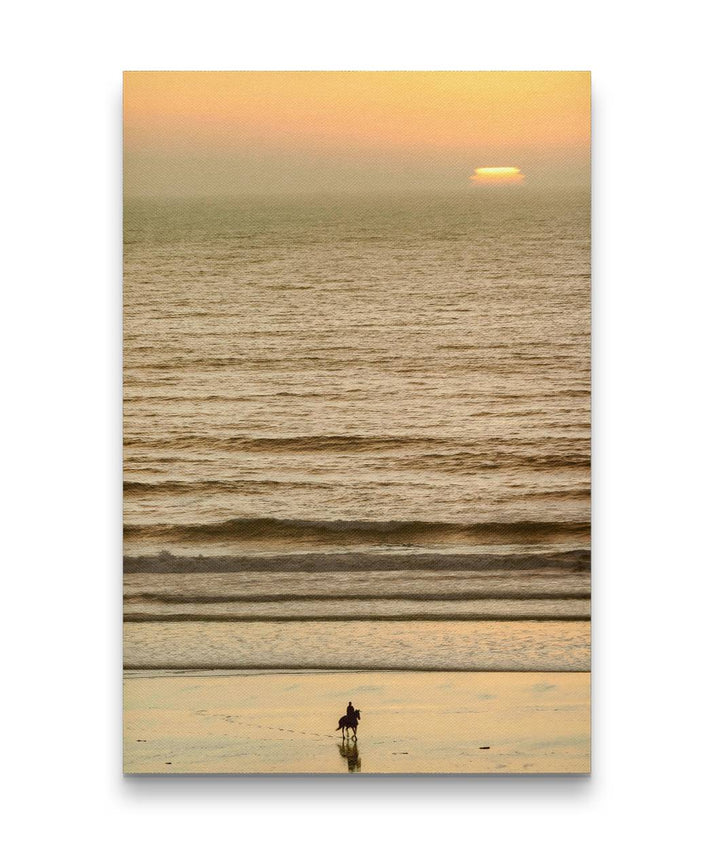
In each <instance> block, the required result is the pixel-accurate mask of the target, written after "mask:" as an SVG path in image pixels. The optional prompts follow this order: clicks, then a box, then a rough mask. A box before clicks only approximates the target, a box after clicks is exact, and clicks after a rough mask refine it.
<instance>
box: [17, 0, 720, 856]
mask: <svg viewBox="0 0 720 856" xmlns="http://www.w3.org/2000/svg"><path fill="white" fill-rule="evenodd" d="M710 9H711V5H710V4H706V3H701V2H697V0H690V2H685V3H683V4H673V5H672V6H671V5H670V4H659V3H656V2H632V3H631V2H624V3H610V2H605V3H596V4H593V5H590V4H587V3H582V2H579V0H572V2H545V3H542V2H538V1H537V0H535V2H522V3H512V2H510V3H503V4H500V5H495V4H492V5H490V6H483V5H482V4H479V3H477V4H470V3H457V2H447V0H446V2H443V3H439V4H433V5H422V4H421V3H419V2H418V3H411V2H390V0H384V2H366V3H364V4H362V5H360V4H357V5H353V6H350V5H349V4H346V3H338V2H327V3H319V2H308V0H304V2H298V3H273V2H265V3H258V4H251V5H249V4H244V3H242V2H232V3H229V2H228V3H221V2H213V0H206V2H202V3H198V2H194V3H188V2H182V1H181V0H173V2H164V1H163V2H154V3H151V2H148V0H145V2H136V0H129V2H128V0H126V2H123V3H121V4H114V5H110V4H103V3H97V2H93V3H90V2H78V0H67V2H64V3H54V4H51V3H44V4H43V3H36V4H24V5H23V6H22V7H21V6H20V5H19V4H16V5H15V6H13V7H9V8H6V9H5V11H4V15H3V18H4V25H3V29H4V33H3V55H2V65H3V68H2V78H1V79H2V92H3V97H2V115H3V126H4V130H3V132H2V137H0V140H1V141H2V158H1V159H0V164H1V168H2V206H1V207H2V213H1V215H0V216H2V220H3V222H2V231H1V233H0V234H2V238H3V247H4V249H3V256H2V258H3V264H2V272H3V276H2V281H3V285H2V295H3V307H4V308H3V311H2V331H1V335H0V346H1V347H2V367H3V378H4V379H3V395H2V402H3V411H4V416H3V419H2V422H1V423H0V424H1V425H2V432H3V436H2V452H3V460H4V461H5V464H4V466H3V471H2V472H3V496H4V506H5V507H4V509H3V512H2V518H0V519H2V522H3V527H2V531H3V535H4V545H3V549H2V556H3V557H4V558H3V561H2V567H3V570H2V577H1V579H2V583H3V586H2V607H3V621H2V622H1V626H2V634H3V637H2V639H3V641H2V646H3V661H4V667H5V668H4V680H3V696H4V702H3V703H2V707H1V709H2V715H3V723H2V748H3V752H2V756H1V757H2V772H3V774H4V775H3V780H4V783H5V785H6V790H7V791H8V793H6V796H5V801H4V806H3V807H4V809H5V812H4V814H5V817H6V820H5V826H4V833H5V835H4V838H5V839H6V840H9V841H10V842H11V843H10V845H9V852H20V853H46V852H54V853H65V852H72V853H74V854H86V853H88V854H96V853H103V854H107V853H110V854H114V853H121V852H126V851H131V852H132V853H134V854H146V853H147V854H151V853H156V852H162V853H166V852H177V853H181V854H185V853H188V854H189V853H193V854H197V853H203V854H208V853H213V852H218V851H220V850H223V851H224V850H226V849H229V850H232V851H234V852H248V851H249V852H255V851H257V852H280V851H281V850H282V851H283V852H293V853H296V852H300V853H305V852H309V853H317V852H322V853H337V854H342V856H348V854H351V856H360V854H363V856H365V854H370V853H372V854H376V853H391V852H398V853H403V854H404V853H408V852H412V853H426V852H427V853H435V852H438V853H455V852H458V851H462V852H488V851H489V850H492V851H493V852H500V853H510V854H515V853H518V854H520V853H523V854H525V853H531V854H534V853H540V854H545V853H552V854H558V853H576V852H582V853H590V854H595V853H598V854H599V853H606V852H608V851H613V852H616V853H631V852H649V853H653V854H658V853H679V852H683V853H697V852H707V851H708V850H710V849H712V846H713V845H712V841H713V840H715V841H716V835H715V825H714V822H713V821H714V818H713V817H712V815H711V812H713V811H714V809H715V802H716V801H715V800H714V799H713V793H712V791H713V789H714V788H716V773H715V771H716V767H717V762H718V751H717V742H718V736H717V733H716V731H717V725H718V719H719V718H718V713H717V710H716V707H715V703H714V700H715V697H716V693H715V685H716V683H717V668H716V663H715V658H714V654H715V650H716V648H717V645H716V634H715V627H714V619H715V615H716V612H717V605H718V585H717V576H718V571H719V565H720V563H719V562H718V546H717V534H718V526H717V522H716V517H717V508H718V503H717V494H716V490H717V483H718V464H717V423H716V421H715V406H716V401H717V381H716V379H715V374H716V371H717V368H718V359H717V348H716V346H715V340H716V335H715V327H716V325H717V323H718V312H717V309H718V300H717V289H718V286H719V285H720V280H719V278H718V275H717V269H716V256H717V253H716V243H717V232H718V229H717V220H718V218H717V208H716V205H717V199H718V190H719V188H718V177H717V170H718V167H717V163H716V159H717V153H718V151H720V144H719V141H718V134H717V121H718V110H717V103H718V98H717V91H716V90H717V83H718V75H717V72H716V68H715V65H714V54H715V52H716V45H715V41H716V34H717V31H716V27H715V26H714V25H713V24H712V23H711V21H710V20H709V19H708V18H707V17H706V14H707V13H709V11H710ZM163 68H167V69H180V68H182V69H196V68H197V69H206V68H210V69H215V68H222V69H225V68H227V69H286V68H290V69H296V68H297V69H305V68H313V69H315V68H317V69H355V68H361V69H364V68H367V69H471V70H473V69H590V70H591V71H592V72H593V116H594V138H593V145H594V203H593V206H594V286H593V287H594V357H593V362H594V459H593V460H594V496H593V507H594V516H593V526H594V531H593V547H594V582H593V595H594V614H595V618H596V621H595V627H594V772H593V775H592V777H591V778H589V779H566V778H556V779H552V778H542V779H531V778H475V779H473V778H463V779H453V778H416V779H394V778H387V779H373V778H364V779H363V778H362V777H354V778H353V777H345V778H342V779H330V780H328V779H317V778H316V779H313V778H302V779H280V780H277V779H268V778H254V779H253V778H246V779H242V778H199V779H172V780H153V779H123V777H122V775H121V717H120V703H121V699H120V668H121V651H120V607H121V585H120V572H121V565H120V554H121V449H120V443H121V409H120V393H121V326H120V325H121V321H120V318H121V291H120V289H121V244H120V237H121V235H120V224H121V219H120V218H121V198H120V196H121V72H122V70H123V69H163Z"/></svg>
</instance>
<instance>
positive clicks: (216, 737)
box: [124, 672, 590, 775]
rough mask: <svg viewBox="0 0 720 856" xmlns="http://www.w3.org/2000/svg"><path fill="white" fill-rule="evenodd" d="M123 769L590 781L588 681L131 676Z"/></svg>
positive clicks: (388, 675) (504, 676) (552, 675)
mask: <svg viewBox="0 0 720 856" xmlns="http://www.w3.org/2000/svg"><path fill="white" fill-rule="evenodd" d="M348 701H352V702H353V704H354V705H355V707H356V708H358V709H360V711H361V721H360V724H359V726H358V736H357V742H355V741H353V740H348V741H345V742H343V740H342V739H341V737H340V732H339V731H338V732H335V728H336V726H337V722H338V719H339V717H340V716H341V715H342V714H343V713H344V712H345V707H346V705H347V703H348ZM124 772H125V773H130V774H136V773H140V774H164V775H167V774H178V773H190V774H202V773H261V774H262V773H291V774H292V773H294V774H301V773H325V774H343V773H395V774H403V773H460V774H462V773H501V774H502V773H530V774H540V773H575V774H587V773H589V772H590V674H589V673H588V672H565V673H560V672H532V673H530V672H324V673H319V672H280V673H278V672H266V673H258V672H246V673H208V672H195V673H175V674H173V673H169V672H128V673H126V676H125V681H124Z"/></svg>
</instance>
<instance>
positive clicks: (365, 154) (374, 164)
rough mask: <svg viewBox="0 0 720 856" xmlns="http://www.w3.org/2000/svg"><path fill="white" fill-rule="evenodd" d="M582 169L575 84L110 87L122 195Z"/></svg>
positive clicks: (165, 76)
mask: <svg viewBox="0 0 720 856" xmlns="http://www.w3.org/2000/svg"><path fill="white" fill-rule="evenodd" d="M499 167H506V168H513V170H514V172H506V173H502V172H488V171H487V170H488V169H492V168H494V169H497V168H499ZM589 169H590V74H589V73H588V72H547V71H544V72H139V71H131V72H125V76H124V176H125V193H126V195H127V196H129V197H134V196H180V197H182V196H214V195H236V194H243V193H303V192H313V191H321V192H344V191H346V192H363V191H380V190H385V191H397V192H402V191H412V190H425V191H427V190H435V191H439V192H453V191H464V190H475V191H478V189H479V188H481V187H483V186H485V185H486V184H492V185H494V186H495V185H498V184H507V185H509V186H520V185H523V186H528V187H576V186H588V184H589ZM478 170H481V172H478ZM483 170H485V172H482V171H483ZM480 192H481V191H480Z"/></svg>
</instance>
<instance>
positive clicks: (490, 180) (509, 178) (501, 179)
mask: <svg viewBox="0 0 720 856" xmlns="http://www.w3.org/2000/svg"><path fill="white" fill-rule="evenodd" d="M470 181H472V183H473V184H474V185H476V186H477V185H483V184H490V185H511V184H523V183H524V181H525V176H524V175H523V173H522V172H520V170H519V169H518V168H517V167H516V166H481V167H478V168H477V169H476V170H475V173H474V174H473V175H471V176H470Z"/></svg>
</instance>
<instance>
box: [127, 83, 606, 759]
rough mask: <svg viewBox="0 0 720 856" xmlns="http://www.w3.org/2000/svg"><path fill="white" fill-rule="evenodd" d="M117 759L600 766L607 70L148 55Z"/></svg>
mask: <svg viewBox="0 0 720 856" xmlns="http://www.w3.org/2000/svg"><path fill="white" fill-rule="evenodd" d="M123 290H124V575H123V576H124V624H123V627H124V646H123V651H124V676H123V681H124V698H123V703H124V770H125V772H126V773H129V774H148V773H152V774H158V773H160V774H167V775H172V774H178V773H205V774H206V773H236V774H253V773H274V774H308V773H315V774H336V775H347V774H348V773H354V774H388V773H394V774H398V773H399V774H428V773H458V774H467V773H483V774H488V773H494V774H508V773H512V774H539V773H565V774H587V773H589V772H590V618H591V614H590V403H591V400H590V392H591V389H590V381H591V378H590V331H591V327H590V321H591V319H590V304H591V289H590V75H589V74H588V73H587V72H583V71H562V72H561V71H558V72H512V71H508V72H482V71H478V72H425V71H416V72H375V71H355V72H321V71H318V72H248V71H238V72H201V71H196V72H132V71H131V72H126V73H125V80H124V286H123Z"/></svg>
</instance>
